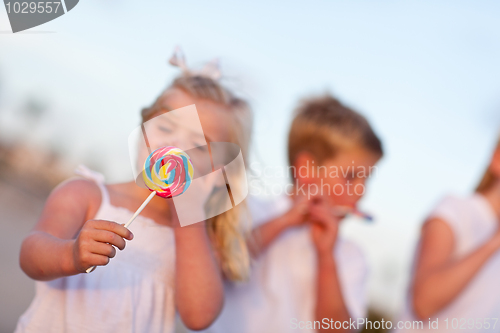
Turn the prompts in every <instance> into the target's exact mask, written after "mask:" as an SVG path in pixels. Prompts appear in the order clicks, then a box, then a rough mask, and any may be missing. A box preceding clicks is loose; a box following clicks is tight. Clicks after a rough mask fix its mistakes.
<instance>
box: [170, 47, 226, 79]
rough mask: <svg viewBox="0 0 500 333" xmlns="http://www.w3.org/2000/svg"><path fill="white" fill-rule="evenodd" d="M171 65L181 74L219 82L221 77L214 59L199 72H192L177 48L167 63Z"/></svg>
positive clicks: (217, 63) (217, 60) (218, 66)
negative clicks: (178, 69) (177, 68)
mask: <svg viewBox="0 0 500 333" xmlns="http://www.w3.org/2000/svg"><path fill="white" fill-rule="evenodd" d="M168 62H169V63H170V64H171V65H173V66H176V67H179V68H180V69H181V70H182V72H183V73H185V74H188V75H200V76H205V77H208V78H210V79H212V80H219V79H220V78H221V76H222V74H221V71H220V65H219V59H217V58H215V59H213V60H211V61H209V62H208V63H207V64H205V66H203V68H202V69H201V70H198V71H194V70H191V69H189V68H188V66H187V65H186V57H185V56H184V52H182V49H181V48H180V47H179V46H176V48H175V50H174V54H173V55H172V57H171V58H170V60H169V61H168Z"/></svg>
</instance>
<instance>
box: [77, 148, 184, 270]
mask: <svg viewBox="0 0 500 333" xmlns="http://www.w3.org/2000/svg"><path fill="white" fill-rule="evenodd" d="M193 171H194V170H193V164H192V163H191V159H190V158H189V156H188V154H186V153H185V152H184V151H182V150H181V149H179V148H176V147H171V146H165V147H161V148H158V149H156V150H155V151H153V152H152V153H151V154H149V156H148V158H147V159H146V162H144V170H143V172H142V179H143V180H144V183H145V184H146V186H147V187H148V189H149V190H150V191H151V194H150V195H149V196H148V197H147V199H146V200H144V202H143V203H142V205H141V206H140V207H139V209H137V211H136V212H135V213H134V215H132V217H131V218H130V220H129V221H128V222H127V223H126V224H125V228H128V227H129V226H130V225H131V224H132V222H133V221H134V220H135V218H136V217H137V216H138V215H139V214H140V213H141V212H142V210H143V209H144V208H145V207H146V206H147V204H148V203H149V202H150V201H151V199H153V197H154V196H155V195H158V196H160V197H162V198H172V197H175V196H178V195H180V194H182V193H184V192H185V191H186V190H187V189H188V187H189V185H191V181H192V179H193ZM94 269H95V266H92V267H90V268H88V269H87V271H86V272H87V273H90V272H92V271H93V270H94Z"/></svg>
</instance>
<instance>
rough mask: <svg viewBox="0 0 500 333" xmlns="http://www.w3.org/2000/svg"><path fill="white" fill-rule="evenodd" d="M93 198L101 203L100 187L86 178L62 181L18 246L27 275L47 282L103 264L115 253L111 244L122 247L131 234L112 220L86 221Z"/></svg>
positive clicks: (20, 259) (130, 237)
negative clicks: (19, 246) (29, 231)
mask: <svg viewBox="0 0 500 333" xmlns="http://www.w3.org/2000/svg"><path fill="white" fill-rule="evenodd" d="M96 198H97V202H98V203H97V204H100V200H99V198H100V191H99V189H98V188H97V186H96V185H95V184H94V183H92V182H90V181H86V180H73V181H69V182H65V183H63V184H61V185H60V186H58V187H56V188H55V189H54V191H52V193H51V194H50V196H49V198H48V199H47V202H46V204H45V206H44V209H43V211H42V214H41V217H40V219H39V221H38V222H37V224H36V225H35V227H34V228H33V231H32V232H31V233H30V234H29V235H28V236H27V237H26V238H25V239H24V241H23V243H22V245H21V253H20V258H19V262H20V265H21V268H22V269H23V271H24V272H25V273H26V274H27V275H28V276H29V277H31V278H33V279H35V280H45V281H46V280H52V279H55V278H58V277H61V276H68V275H75V274H78V273H83V272H85V269H87V268H89V267H91V266H94V265H106V264H107V263H108V261H109V258H112V257H114V255H115V251H116V250H115V249H114V248H113V246H112V245H114V246H116V247H118V248H119V249H123V248H124V247H125V241H124V239H123V238H127V239H132V233H131V232H130V231H128V229H126V228H125V227H123V226H121V225H119V224H117V223H115V222H110V221H103V220H89V221H86V220H87V215H88V211H89V208H90V207H91V205H92V202H96V200H95V199H96ZM85 221H86V222H85ZM80 229H81V230H80ZM75 236H76V237H75ZM108 243H109V244H108ZM110 244H112V245H110Z"/></svg>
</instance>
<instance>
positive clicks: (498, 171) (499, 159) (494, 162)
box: [490, 148, 500, 179]
mask: <svg viewBox="0 0 500 333" xmlns="http://www.w3.org/2000/svg"><path fill="white" fill-rule="evenodd" d="M490 170H491V172H492V173H493V175H494V176H495V178H496V179H500V148H497V149H496V150H495V152H494V153H493V157H492V159H491V164H490Z"/></svg>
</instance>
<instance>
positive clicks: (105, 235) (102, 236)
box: [91, 230, 125, 250]
mask: <svg viewBox="0 0 500 333" xmlns="http://www.w3.org/2000/svg"><path fill="white" fill-rule="evenodd" d="M91 237H92V239H93V240H95V241H97V242H101V243H109V244H112V245H114V246H116V247H117V248H119V249H120V250H123V249H124V248H125V240H124V239H123V238H122V237H120V236H118V235H117V234H115V233H113V232H111V231H107V230H94V231H93V232H92V234H91Z"/></svg>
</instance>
